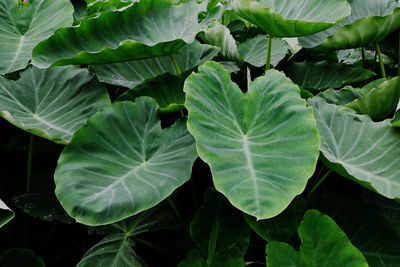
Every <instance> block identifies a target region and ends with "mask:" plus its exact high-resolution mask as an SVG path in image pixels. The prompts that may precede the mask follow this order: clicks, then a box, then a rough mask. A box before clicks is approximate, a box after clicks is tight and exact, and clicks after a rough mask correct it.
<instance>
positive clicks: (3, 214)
mask: <svg viewBox="0 0 400 267" xmlns="http://www.w3.org/2000/svg"><path fill="white" fill-rule="evenodd" d="M14 216H15V214H14V212H13V211H12V210H10V208H9V207H7V205H6V204H4V202H3V201H2V200H1V199H0V227H2V226H4V225H5V224H6V223H8V222H9V221H11V220H12V218H14Z"/></svg>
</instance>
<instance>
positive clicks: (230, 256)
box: [178, 246, 246, 267]
mask: <svg viewBox="0 0 400 267" xmlns="http://www.w3.org/2000/svg"><path fill="white" fill-rule="evenodd" d="M221 266H224V267H245V266H246V263H245V262H244V260H243V256H242V255H241V250H240V248H239V246H231V247H229V248H227V249H223V250H220V251H218V252H217V253H216V255H215V257H214V258H213V259H212V260H211V262H209V263H207V261H206V260H205V259H204V258H202V256H201V253H200V251H198V250H195V249H192V250H190V251H189V252H188V254H187V256H186V258H185V259H184V260H183V261H182V262H181V263H179V265H178V267H221Z"/></svg>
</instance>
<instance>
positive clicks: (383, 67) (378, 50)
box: [376, 43, 386, 78]
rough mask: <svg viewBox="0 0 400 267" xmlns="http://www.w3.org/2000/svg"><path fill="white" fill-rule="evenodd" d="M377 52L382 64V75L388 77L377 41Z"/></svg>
mask: <svg viewBox="0 0 400 267" xmlns="http://www.w3.org/2000/svg"><path fill="white" fill-rule="evenodd" d="M376 52H377V53H378V57H379V65H380V66H381V72H382V77H383V78H386V71H385V64H383V60H382V53H381V49H380V48H379V44H378V43H376Z"/></svg>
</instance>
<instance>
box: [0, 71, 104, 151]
mask: <svg viewBox="0 0 400 267" xmlns="http://www.w3.org/2000/svg"><path fill="white" fill-rule="evenodd" d="M109 103H110V99H109V97H108V93H107V90H106V89H105V88H104V87H103V86H102V85H100V84H99V83H98V82H97V80H96V79H95V78H94V77H93V75H91V74H89V72H88V71H87V70H83V69H80V68H77V67H55V68H50V69H45V70H40V69H37V68H35V67H33V68H29V69H27V70H26V71H24V72H22V73H21V77H20V78H19V79H18V80H16V81H12V80H8V79H6V78H4V77H0V116H1V117H3V118H5V119H6V120H8V121H9V122H11V123H12V124H14V125H15V126H17V127H19V128H21V129H23V130H25V131H28V132H30V133H33V134H35V135H38V136H40V137H43V138H46V139H49V140H51V141H54V142H56V143H60V144H67V143H68V142H69V141H70V140H71V138H72V135H73V134H74V133H75V132H76V131H77V130H78V129H79V128H80V127H81V126H82V125H83V124H84V123H85V122H86V120H87V119H88V118H89V117H90V116H91V115H93V114H94V113H95V112H96V111H97V110H98V109H99V108H100V107H103V106H105V105H108V104H109Z"/></svg>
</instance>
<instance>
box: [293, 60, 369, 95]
mask: <svg viewBox="0 0 400 267" xmlns="http://www.w3.org/2000/svg"><path fill="white" fill-rule="evenodd" d="M285 72H286V75H287V76H288V77H289V78H290V79H292V80H293V81H294V82H295V83H297V84H298V85H300V86H301V87H302V88H305V89H314V90H323V89H327V88H329V87H332V88H339V87H341V86H343V85H346V84H352V83H358V82H362V81H365V80H367V79H369V78H371V77H372V76H374V75H375V73H373V72H372V71H370V70H367V69H363V68H354V67H351V66H348V65H345V64H337V63H334V62H330V61H327V60H323V61H308V60H307V61H303V62H293V63H291V64H289V65H288V66H287V68H286V71H285Z"/></svg>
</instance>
